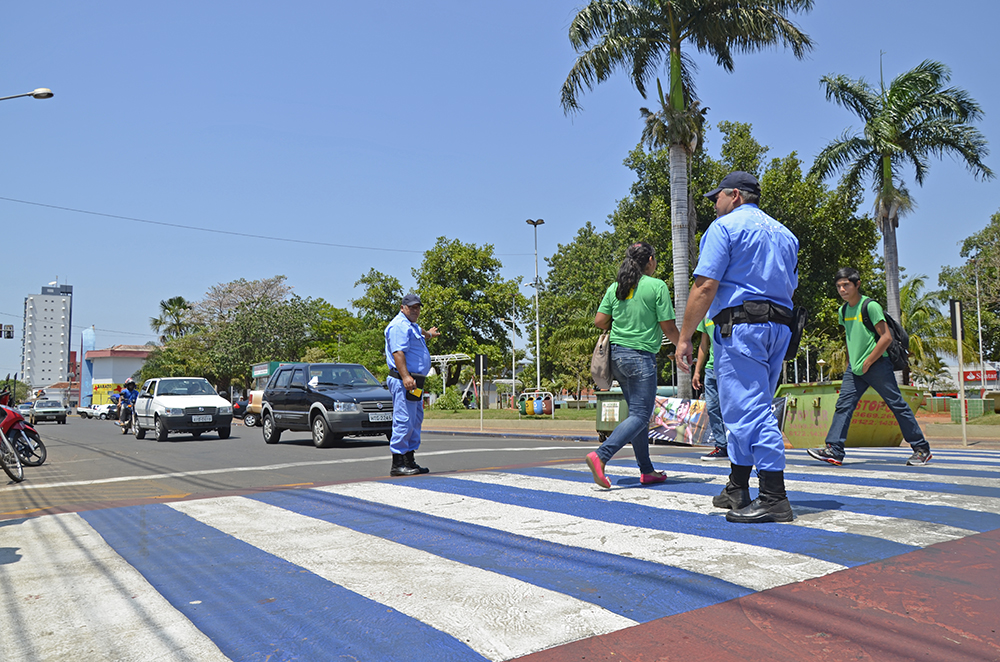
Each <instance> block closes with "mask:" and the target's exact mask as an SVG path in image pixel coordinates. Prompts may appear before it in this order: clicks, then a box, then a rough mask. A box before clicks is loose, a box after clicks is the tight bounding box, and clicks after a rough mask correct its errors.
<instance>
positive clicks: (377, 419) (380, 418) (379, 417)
mask: <svg viewBox="0 0 1000 662" xmlns="http://www.w3.org/2000/svg"><path fill="white" fill-rule="evenodd" d="M368 420H369V421H371V422H372V423H387V422H389V421H391V420H392V414H391V413H390V412H387V411H385V412H382V413H380V414H368Z"/></svg>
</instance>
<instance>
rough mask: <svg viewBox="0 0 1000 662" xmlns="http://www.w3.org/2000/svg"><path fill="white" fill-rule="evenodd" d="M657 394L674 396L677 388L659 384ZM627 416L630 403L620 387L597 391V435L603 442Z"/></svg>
mask: <svg viewBox="0 0 1000 662" xmlns="http://www.w3.org/2000/svg"><path fill="white" fill-rule="evenodd" d="M656 395H657V396H658V397H661V398H672V397H674V396H675V395H677V388H676V387H674V386H657V387H656ZM626 418H628V403H627V402H625V394H624V393H622V390H621V389H620V388H618V387H615V388H613V389H611V390H610V391H598V392H597V436H598V438H599V439H600V440H601V441H602V442H603V441H604V440H605V439H607V438H608V435H610V434H611V432H612V430H614V429H615V428H616V427H618V424H619V423H621V422H622V421H624V420H625V419H626Z"/></svg>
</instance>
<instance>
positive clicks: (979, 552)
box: [518, 530, 1000, 662]
mask: <svg viewBox="0 0 1000 662" xmlns="http://www.w3.org/2000/svg"><path fill="white" fill-rule="evenodd" d="M998 631H1000V530H996V531H990V532H987V533H981V534H977V535H972V536H969V537H967V538H963V539H961V540H955V541H951V542H946V543H940V544H937V545H932V546H931V547H927V548H925V549H921V550H918V551H915V552H910V553H909V554H903V555H901V556H896V557H893V558H891V559H888V560H885V561H882V562H879V563H871V564H868V565H865V566H860V567H857V568H851V569H849V570H844V571H841V572H837V573H834V574H831V575H827V576H826V577H820V578H818V579H813V580H809V581H805V582H801V583H798V584H791V585H789V586H782V587H779V588H775V589H771V590H768V591H762V592H760V593H755V594H753V595H749V596H746V597H743V598H738V599H736V600H731V601H729V602H725V603H722V604H718V605H714V606H712V607H706V608H704V609H698V610H696V611H691V612H687V613H684V614H678V615H676V616H670V617H667V618H662V619H659V620H656V621H652V622H649V623H644V624H642V625H638V626H636V627H633V628H629V629H627V630H620V631H618V632H613V633H611V634H607V635H603V636H599V637H592V638H590V639H583V640H581V641H577V642H574V643H571V644H566V645H565V646H560V647H558V648H551V649H549V650H546V651H542V652H540V653H534V654H532V655H528V656H525V657H521V658H518V660H519V662H573V661H576V660H586V661H587V662H601V661H608V662H653V661H658V660H671V661H678V662H709V661H711V662H727V661H729V660H746V661H748V662H752V661H757V660H761V661H767V662H807V661H820V660H822V662H846V661H847V660H850V661H852V662H854V661H858V660H861V661H864V662H899V661H902V660H907V661H910V660H927V661H928V662H972V661H973V660H975V661H976V662H982V661H983V660H994V661H996V660H1000V635H998Z"/></svg>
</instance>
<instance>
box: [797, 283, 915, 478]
mask: <svg viewBox="0 0 1000 662" xmlns="http://www.w3.org/2000/svg"><path fill="white" fill-rule="evenodd" d="M860 282H861V274H860V273H858V270H857V269H854V268H852V267H844V268H843V269H840V270H839V271H837V274H836V276H835V277H834V283H835V285H836V286H837V293H838V294H839V295H840V298H841V299H843V300H844V301H845V303H844V305H843V306H841V307H840V315H839V317H840V325H841V326H843V327H844V333H845V335H846V336H847V358H848V360H849V362H850V365H848V369H847V371H846V372H844V381H843V383H842V384H841V387H840V396H839V397H838V398H837V406H836V409H835V410H834V414H833V422H832V423H831V424H830V431H829V432H828V433H827V435H826V446H825V447H823V448H810V449H809V450H808V451H807V452H808V453H809V455H811V456H812V457H814V458H816V459H817V460H822V461H823V462H827V463H829V464H832V465H834V466H838V467H839V466H840V465H841V464H842V463H843V460H844V441H845V440H846V439H847V431H848V429H849V428H850V426H851V417H852V416H853V415H854V408H855V407H857V405H858V402H859V401H860V400H861V396H862V395H864V394H865V391H867V390H868V387H869V386H870V387H872V388H873V389H875V392H876V393H878V394H879V395H880V396H882V399H883V400H885V404H886V405H887V406H888V407H889V409H890V410H891V411H892V413H893V414H894V415H895V416H896V421H897V422H898V423H899V428H900V430H902V432H903V439H905V440H906V441H907V442H908V443H909V444H910V446H911V447H913V455H911V456H910V458H909V459H908V460H907V461H906V464H908V465H910V466H923V465H925V464H927V463H928V462H930V461H931V447H930V444H928V443H927V440H926V439H924V433H923V431H922V430H921V429H920V425H918V424H917V419H916V417H915V416H914V415H913V410H912V409H910V406H909V405H908V404H906V400H904V399H903V396H902V394H901V393H900V392H899V386H898V385H897V384H896V376H895V375H894V374H893V369H894V365H893V361H891V360H890V356H892V355H894V356H896V357H897V359H896V360H897V362H899V361H901V360H905V359H900V358H899V356H898V355H899V353H900V352H901V351H905V350H902V348H900V347H898V346H897V347H894V348H892V352H891V353H890V352H889V351H888V350H889V349H890V347H892V345H893V344H894V342H895V340H894V338H893V334H892V331H891V330H890V328H889V327H890V324H891V325H893V326H897V325H896V324H895V322H894V321H893V320H892V318H890V317H887V316H886V315H885V313H884V312H883V311H882V306H880V305H879V304H878V303H877V302H875V301H872V300H871V299H869V298H868V297H866V296H862V295H861V291H860V289H859V284H860ZM898 328H900V331H899V332H898V335H902V334H903V333H904V332H902V330H901V327H898ZM904 357H905V354H904Z"/></svg>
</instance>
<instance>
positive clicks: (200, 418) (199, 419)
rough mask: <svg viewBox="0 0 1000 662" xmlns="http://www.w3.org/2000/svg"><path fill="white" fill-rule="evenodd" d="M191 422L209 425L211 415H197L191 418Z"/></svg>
mask: <svg viewBox="0 0 1000 662" xmlns="http://www.w3.org/2000/svg"><path fill="white" fill-rule="evenodd" d="M191 422H192V423H211V422H212V415H211V414H199V415H196V416H192V417H191Z"/></svg>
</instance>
